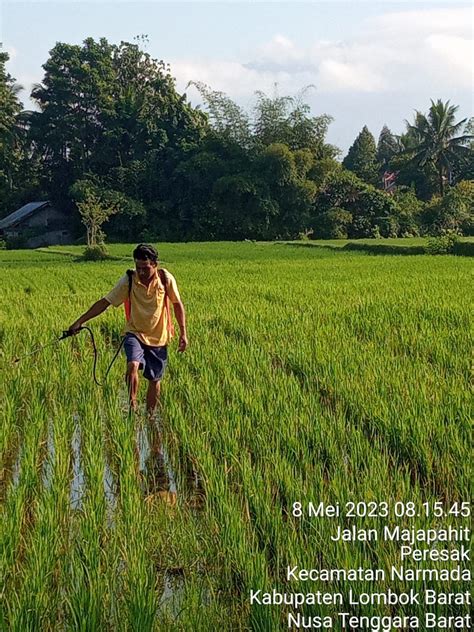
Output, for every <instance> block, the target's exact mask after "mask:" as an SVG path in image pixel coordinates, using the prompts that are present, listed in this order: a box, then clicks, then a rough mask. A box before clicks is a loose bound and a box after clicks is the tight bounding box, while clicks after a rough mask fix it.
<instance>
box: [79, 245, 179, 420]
mask: <svg viewBox="0 0 474 632" xmlns="http://www.w3.org/2000/svg"><path fill="white" fill-rule="evenodd" d="M133 258H134V261H135V272H133V274H132V275H131V282H130V280H129V275H128V274H125V275H124V276H123V277H122V278H121V279H120V280H119V282H118V283H117V285H116V286H115V287H114V288H113V289H112V290H111V291H110V292H109V293H108V294H107V295H106V296H104V298H101V299H100V300H99V301H97V302H96V303H94V305H92V307H91V308H90V309H89V310H88V311H87V312H85V313H84V314H83V315H82V316H80V317H79V318H78V319H77V320H76V321H75V322H74V323H73V324H72V325H71V326H70V327H69V331H70V332H71V333H77V332H78V331H79V329H80V328H81V327H82V325H83V324H84V323H86V322H87V321H88V320H91V318H95V317H96V316H99V314H102V312H104V311H105V310H106V309H107V308H108V307H109V306H110V305H113V306H114V307H118V306H119V305H122V304H123V303H127V301H129V305H128V310H127V326H126V328H125V340H124V349H125V355H126V357H127V372H126V376H125V380H126V382H127V386H128V392H129V398H130V408H131V409H132V410H134V411H136V410H137V393H138V371H139V370H140V369H143V376H144V377H145V378H146V379H147V380H148V391H147V396H146V406H147V411H148V413H150V414H152V413H153V412H154V410H155V408H156V405H157V402H158V398H159V395H160V381H161V379H162V377H163V374H164V371H165V368H166V362H167V346H168V343H169V342H170V338H171V336H172V322H171V315H170V313H169V308H168V309H167V305H169V302H168V301H171V303H172V304H173V309H174V314H175V316H176V320H177V322H178V325H179V330H180V334H179V344H178V351H179V352H183V351H184V350H185V349H186V347H187V346H188V338H187V334H186V316H185V311H184V306H183V303H182V302H181V298H180V296H179V291H178V287H177V285H176V280H175V278H174V277H173V275H172V274H171V273H170V272H168V271H167V270H164V269H162V270H160V271H159V270H158V253H157V251H156V250H155V249H154V248H153V246H150V245H149V244H139V245H138V246H137V247H136V248H135V250H134V251H133ZM163 280H164V281H165V285H166V287H164V286H163Z"/></svg>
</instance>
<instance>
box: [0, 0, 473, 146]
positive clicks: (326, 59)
mask: <svg viewBox="0 0 474 632" xmlns="http://www.w3.org/2000/svg"><path fill="white" fill-rule="evenodd" d="M472 19H473V8H472V5H471V4H470V3H458V2H447V1H444V2H441V1H439V2H430V3H424V2H413V1H412V2H383V1H381V0H379V1H378V2H370V1H359V2H354V1H353V2H351V3H348V2H339V1H333V2H306V3H301V2H256V1H253V2H217V3H216V2H214V3H210V2H209V3H204V2H197V1H196V2H179V1H178V2H174V3H169V2H146V3H144V2H115V3H113V4H112V3H106V2H98V1H94V2H69V1H64V0H63V2H61V3H57V2H55V3H53V2H44V1H41V0H40V1H36V2H16V1H13V0H3V1H2V4H1V9H0V41H2V42H3V46H4V48H5V49H6V50H7V51H8V52H9V53H10V54H11V62H10V63H9V66H8V69H9V72H10V73H11V74H12V75H13V76H14V77H15V78H16V79H17V81H18V83H20V84H22V85H23V86H24V87H25V88H26V91H29V90H30V89H31V84H32V83H34V82H39V81H41V79H42V76H43V71H42V69H41V65H42V64H43V63H44V62H45V61H46V59H47V56H48V51H49V50H50V49H51V48H52V47H53V46H54V44H55V42H57V41H64V42H68V43H75V44H79V43H80V42H82V40H84V39H85V38H86V37H89V36H91V37H94V38H99V37H106V38H107V39H109V41H111V42H117V43H118V42H119V41H121V40H126V41H132V39H133V37H134V36H136V35H139V34H146V35H148V38H149V43H148V45H147V50H148V52H150V53H151V54H152V56H154V57H156V58H158V59H163V60H164V61H166V62H169V63H170V64H171V71H172V74H173V75H174V76H175V77H176V79H177V86H178V89H180V90H181V91H182V90H184V89H185V86H186V84H187V82H188V81H190V80H195V81H204V82H205V83H207V84H208V85H210V86H211V87H212V88H213V89H215V90H222V91H224V92H226V93H227V94H228V95H229V96H230V97H232V98H233V99H235V100H236V101H237V102H238V103H239V104H241V105H243V106H244V107H246V108H248V109H250V108H251V107H252V105H253V104H254V103H255V96H254V93H255V91H256V90H264V91H265V92H267V94H272V93H273V91H274V89H275V88H274V85H275V83H276V84H277V85H278V88H277V89H278V92H279V93H280V94H289V95H295V94H296V93H297V92H298V91H299V90H301V89H302V88H303V87H304V86H307V85H309V84H313V85H315V88H314V89H311V90H310V91H309V92H308V93H307V101H308V103H309V104H310V105H311V108H312V112H313V114H315V115H316V114H320V113H322V112H326V113H328V114H331V115H332V116H333V117H334V118H335V120H334V122H333V123H332V124H331V126H330V129H329V134H328V140H329V141H330V142H333V143H335V144H336V145H338V146H339V147H340V148H341V150H342V152H343V154H344V153H345V152H346V151H347V149H348V147H349V146H350V144H351V143H352V142H353V140H354V138H355V137H356V135H357V134H358V132H359V131H360V130H361V128H362V127H363V125H365V124H366V125H368V127H369V129H370V130H371V131H372V133H373V134H374V135H375V136H376V137H378V134H379V132H380V129H381V127H382V125H383V124H384V123H387V124H388V125H389V127H391V129H392V130H393V131H394V132H396V133H399V132H401V131H403V128H404V124H403V121H404V119H406V118H408V119H411V118H412V116H413V112H414V110H415V109H421V110H423V111H425V110H427V108H428V107H429V104H430V98H434V99H437V98H441V99H443V100H447V99H450V100H451V102H452V103H455V104H456V105H459V106H460V108H459V117H462V118H464V117H466V116H472V115H473V102H472V93H473V63H472V59H473V57H474V48H473V27H472ZM26 91H25V92H24V93H23V94H22V98H23V100H24V102H25V103H26V105H27V107H31V104H30V103H29V102H28V99H27V96H28V93H27V92H26ZM188 96H189V98H190V99H191V101H192V102H193V103H194V104H198V103H199V96H198V94H197V92H196V91H194V90H193V89H190V90H189V91H188Z"/></svg>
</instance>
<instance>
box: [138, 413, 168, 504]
mask: <svg viewBox="0 0 474 632" xmlns="http://www.w3.org/2000/svg"><path fill="white" fill-rule="evenodd" d="M136 448H137V457H138V470H139V473H140V476H141V486H142V491H143V494H144V496H145V499H146V500H147V501H148V502H150V501H152V500H154V499H158V498H159V499H161V500H163V501H165V502H166V503H168V504H170V505H175V504H176V496H177V488H176V477H175V475H174V472H173V469H172V467H171V463H170V460H169V458H168V454H167V452H166V449H165V447H164V445H163V440H162V436H161V432H160V430H159V427H158V423H157V422H156V421H155V420H148V421H147V422H144V423H143V422H142V423H141V422H138V423H137V427H136Z"/></svg>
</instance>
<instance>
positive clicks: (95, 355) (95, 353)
mask: <svg viewBox="0 0 474 632" xmlns="http://www.w3.org/2000/svg"><path fill="white" fill-rule="evenodd" d="M81 329H87V331H88V332H89V335H90V337H91V342H92V348H93V349H94V365H93V368H92V375H93V377H94V382H95V383H96V384H97V386H102V387H103V386H104V383H105V380H106V379H107V376H108V374H109V371H110V369H111V368H112V365H113V363H114V362H115V360H116V359H117V356H118V354H119V353H120V349H121V348H122V345H123V343H124V340H125V337H123V338H122V340H121V341H120V344H119V346H118V349H117V351H116V352H115V355H114V357H113V358H112V361H111V362H110V364H109V366H108V368H107V371H106V372H105V375H104V381H103V382H102V384H101V383H100V382H99V380H98V379H97V372H96V369H97V356H98V353H97V346H96V344H95V339H94V334H93V333H92V329H90V328H89V327H81Z"/></svg>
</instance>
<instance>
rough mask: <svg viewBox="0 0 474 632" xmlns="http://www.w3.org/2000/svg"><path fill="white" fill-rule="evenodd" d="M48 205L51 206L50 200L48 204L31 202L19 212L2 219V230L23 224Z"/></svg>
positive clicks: (0, 221)
mask: <svg viewBox="0 0 474 632" xmlns="http://www.w3.org/2000/svg"><path fill="white" fill-rule="evenodd" d="M48 204H50V202H49V201H48V200H46V202H30V203H29V204H25V206H22V207H21V208H19V209H18V210H16V211H13V213H10V215H7V216H6V217H4V218H3V219H1V220H0V229H4V228H10V227H11V226H14V225H15V224H18V223H19V222H22V221H23V220H24V219H26V218H27V217H29V216H30V215H33V213H36V212H37V211H39V210H41V209H42V208H43V207H45V206H47V205H48Z"/></svg>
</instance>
